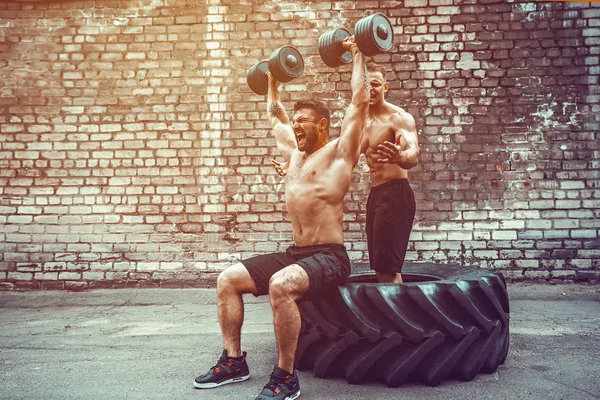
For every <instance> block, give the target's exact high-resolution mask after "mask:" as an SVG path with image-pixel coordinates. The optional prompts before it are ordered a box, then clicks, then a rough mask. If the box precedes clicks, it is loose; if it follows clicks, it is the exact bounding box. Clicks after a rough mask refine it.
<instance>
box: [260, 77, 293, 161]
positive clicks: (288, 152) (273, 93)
mask: <svg viewBox="0 0 600 400" xmlns="http://www.w3.org/2000/svg"><path fill="white" fill-rule="evenodd" d="M267 113H268V115H269V122H270V123H271V127H272V128H273V134H274V135H275V142H276V143H277V148H278V149H279V151H280V153H281V155H282V156H283V158H284V159H285V160H286V161H290V158H291V157H292V152H293V151H294V149H296V147H297V145H296V139H295V137H294V133H293V131H292V127H291V126H290V117H289V116H288V114H287V112H286V111H285V108H284V107H283V103H282V102H281V100H280V98H279V89H278V88H277V81H276V80H275V78H273V77H272V76H271V75H270V74H269V93H268V96H267Z"/></svg>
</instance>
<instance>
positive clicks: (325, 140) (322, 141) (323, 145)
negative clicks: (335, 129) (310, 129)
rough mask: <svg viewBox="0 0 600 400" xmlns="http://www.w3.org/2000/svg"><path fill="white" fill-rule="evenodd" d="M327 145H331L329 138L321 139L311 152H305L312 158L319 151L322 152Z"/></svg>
mask: <svg viewBox="0 0 600 400" xmlns="http://www.w3.org/2000/svg"><path fill="white" fill-rule="evenodd" d="M327 143H329V137H323V138H319V140H317V142H316V143H315V145H314V146H313V147H312V148H311V150H310V152H309V151H305V153H306V155H307V156H310V155H311V154H313V153H315V152H316V151H317V150H320V149H321V148H323V147H325V145H326V144H327Z"/></svg>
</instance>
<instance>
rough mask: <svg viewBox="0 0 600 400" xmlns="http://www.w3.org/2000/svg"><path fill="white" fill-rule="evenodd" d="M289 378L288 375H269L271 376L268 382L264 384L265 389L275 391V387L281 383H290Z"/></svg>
mask: <svg viewBox="0 0 600 400" xmlns="http://www.w3.org/2000/svg"><path fill="white" fill-rule="evenodd" d="M290 380H291V379H290V378H289V377H285V378H283V377H280V376H271V378H270V379H269V382H268V383H267V384H266V385H265V389H269V390H271V391H272V392H274V391H275V389H276V388H277V387H278V386H279V385H280V384H282V383H284V384H288V383H290Z"/></svg>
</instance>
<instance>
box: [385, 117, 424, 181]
mask: <svg viewBox="0 0 600 400" xmlns="http://www.w3.org/2000/svg"><path fill="white" fill-rule="evenodd" d="M392 121H393V123H394V127H395V139H396V140H395V142H396V143H391V142H388V141H385V142H383V143H382V144H380V145H379V146H378V147H377V153H378V154H380V155H381V156H382V157H383V158H381V159H379V160H377V161H378V162H382V163H390V164H397V165H398V166H399V167H400V168H403V169H411V168H413V167H416V166H417V164H418V163H419V139H418V136H417V129H416V125H415V119H414V118H413V116H412V115H410V114H409V113H407V112H403V111H401V112H399V113H397V114H394V116H393V117H392Z"/></svg>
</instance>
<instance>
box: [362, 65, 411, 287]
mask: <svg viewBox="0 0 600 400" xmlns="http://www.w3.org/2000/svg"><path fill="white" fill-rule="evenodd" d="M367 70H368V71H369V82H370V85H371V92H370V96H369V113H368V117H367V123H366V126H365V130H364V132H363V139H362V141H363V142H362V146H361V147H362V152H363V153H364V154H365V156H366V159H367V165H368V166H369V170H370V172H371V192H370V193H369V199H368V200H367V224H366V225H367V226H366V229H367V245H368V250H369V261H370V264H371V268H372V269H374V270H375V272H376V274H377V279H378V280H379V282H397V283H401V282H402V275H401V271H402V265H403V263H404V258H405V256H406V249H407V247H408V239H409V237H410V232H411V230H412V225H413V221H414V217H415V210H416V205H415V196H414V194H413V191H412V188H411V187H410V185H409V183H408V171H407V170H409V169H410V168H413V167H414V166H416V165H417V163H418V160H419V142H418V138H417V131H416V129H415V120H414V118H413V117H412V115H410V114H409V113H407V112H406V111H404V110H403V109H402V108H400V107H397V106H395V105H393V104H391V103H389V102H387V101H386V100H385V93H386V92H387V91H388V88H389V83H388V82H387V79H386V76H385V69H384V68H383V67H382V66H380V65H378V64H375V63H368V64H367Z"/></svg>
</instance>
